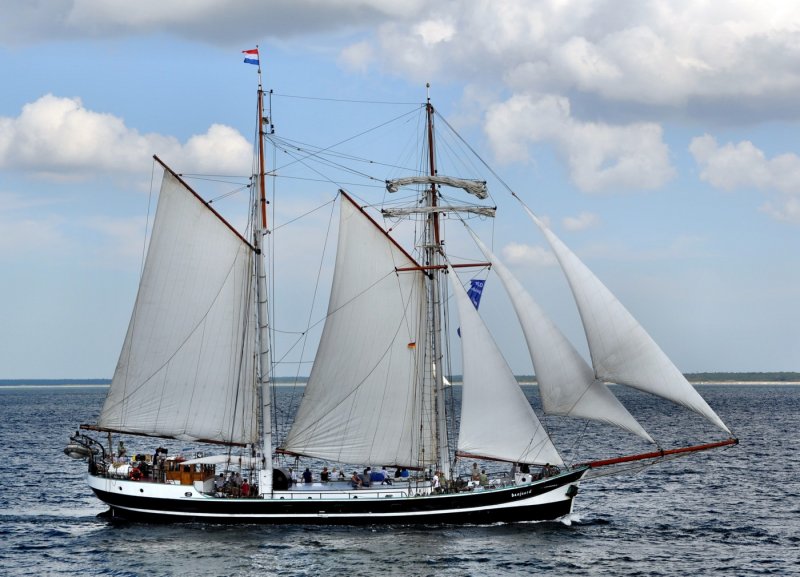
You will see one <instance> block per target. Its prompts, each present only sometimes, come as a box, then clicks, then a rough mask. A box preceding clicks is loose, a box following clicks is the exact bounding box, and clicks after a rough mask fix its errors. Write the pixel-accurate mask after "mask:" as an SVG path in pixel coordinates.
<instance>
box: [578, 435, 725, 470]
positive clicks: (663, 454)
mask: <svg viewBox="0 0 800 577" xmlns="http://www.w3.org/2000/svg"><path fill="white" fill-rule="evenodd" d="M738 444H739V439H735V438H730V439H726V440H725V441H719V442H717V443H706V444H705V445H693V446H691V447H681V448H679V449H667V450H663V449H662V450H661V451H653V452H651V453H641V454H639V455H627V456H625V457H616V458H614V459H601V460H598V461H589V462H586V463H578V464H577V465H575V466H576V467H584V466H586V467H591V468H592V469H596V468H598V467H608V466H609V465H618V464H620V463H630V462H631V461H643V460H645V459H659V458H661V457H666V456H667V455H679V454H682V453H695V452H697V451H708V450H709V449H717V448H719V447H726V446H728V445H738Z"/></svg>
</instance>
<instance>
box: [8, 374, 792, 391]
mask: <svg viewBox="0 0 800 577" xmlns="http://www.w3.org/2000/svg"><path fill="white" fill-rule="evenodd" d="M684 376H685V377H686V378H687V379H688V380H689V382H691V383H692V384H693V385H800V372H763V373H756V372H750V373H721V372H719V373H687V374H685V375H684ZM451 380H452V382H453V384H455V385H460V384H461V375H454V376H453V378H452V379H451ZM517 380H518V381H519V383H520V384H523V385H535V384H536V377H535V376H533V375H518V376H517ZM306 381H307V377H298V378H295V377H276V378H275V380H274V384H275V385H277V386H293V385H295V384H296V385H298V386H303V385H305V383H306ZM110 384H111V379H0V387H14V388H35V387H98V388H100V387H108V386H109V385H110Z"/></svg>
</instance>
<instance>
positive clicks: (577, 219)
mask: <svg viewBox="0 0 800 577" xmlns="http://www.w3.org/2000/svg"><path fill="white" fill-rule="evenodd" d="M562 222H563V224H564V228H565V229H566V230H569V231H578V230H586V229H587V228H591V227H593V226H596V225H597V224H598V223H599V222H600V218H599V217H598V216H597V215H596V214H592V213H590V212H582V213H580V214H579V215H578V216H568V217H566V218H564V219H563V221H562Z"/></svg>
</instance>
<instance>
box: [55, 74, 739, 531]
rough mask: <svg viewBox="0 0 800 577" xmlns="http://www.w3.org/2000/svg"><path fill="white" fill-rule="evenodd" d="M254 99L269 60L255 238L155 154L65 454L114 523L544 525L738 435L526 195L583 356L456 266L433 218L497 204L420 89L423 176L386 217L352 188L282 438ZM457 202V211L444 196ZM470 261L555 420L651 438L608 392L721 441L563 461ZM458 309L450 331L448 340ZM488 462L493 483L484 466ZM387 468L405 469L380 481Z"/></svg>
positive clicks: (516, 301) (485, 260) (403, 181)
mask: <svg viewBox="0 0 800 577" xmlns="http://www.w3.org/2000/svg"><path fill="white" fill-rule="evenodd" d="M264 100H265V92H264V91H263V89H262V88H261V73H260V68H259V88H258V130H257V154H256V158H257V161H256V162H255V166H256V168H255V170H254V178H253V179H252V186H251V209H250V211H249V214H250V219H249V221H250V222H249V225H248V227H247V229H246V231H247V232H246V233H241V232H239V231H237V230H236V229H235V228H234V227H233V226H232V225H231V224H229V223H228V221H226V220H225V219H224V218H223V217H222V216H221V215H220V214H219V213H218V212H217V211H216V210H215V209H214V208H212V207H211V204H210V203H209V202H207V201H205V200H204V199H203V198H202V197H201V196H200V195H199V194H197V193H196V192H195V191H194V190H193V189H192V188H191V187H190V186H189V184H188V183H187V182H186V181H185V180H184V178H183V177H181V176H180V175H179V174H177V173H176V172H175V171H173V170H172V169H171V168H169V167H168V166H167V165H166V164H165V163H163V162H162V161H161V160H160V159H158V158H156V157H154V158H155V160H156V162H157V163H158V165H160V166H161V167H162V169H163V179H162V183H161V190H160V194H159V200H158V206H157V212H156V216H155V219H154V222H153V226H152V233H151V236H150V241H149V246H148V250H147V255H146V260H145V264H144V267H143V271H142V274H141V279H140V284H139V290H138V294H137V297H136V302H135V306H134V308H133V313H132V316H131V320H130V324H129V327H128V331H127V334H126V336H125V340H124V344H123V347H122V351H121V354H120V357H119V361H118V364H117V367H116V370H115V373H114V378H113V380H112V384H111V386H110V389H109V392H108V395H107V398H106V400H105V403H104V405H103V407H102V410H101V412H100V415H99V418H98V420H97V422H96V423H92V424H83V425H81V429H80V430H79V431H77V432H76V433H75V435H73V436H72V437H71V439H70V444H69V445H68V447H67V449H65V452H66V453H67V454H69V455H70V456H72V457H75V458H82V459H86V460H87V461H88V473H87V479H88V484H89V487H90V488H91V490H92V491H93V492H94V493H95V495H96V496H97V497H98V498H99V499H100V500H101V501H103V502H104V503H107V504H108V506H109V512H108V514H109V515H110V516H112V517H114V518H121V519H126V520H144V521H155V522H173V521H194V522H215V523H216V522H221V523H231V522H239V523H314V524H364V523H381V524H386V523H398V524H413V523H426V524H427V523H494V522H516V521H535V520H550V519H557V518H559V517H563V516H565V515H568V514H570V513H571V512H572V510H573V502H574V499H575V497H576V495H577V493H578V488H579V484H580V482H581V480H582V479H586V478H588V477H591V476H592V475H593V473H594V472H595V471H597V470H598V469H600V468H603V467H610V466H612V465H620V464H622V463H629V462H630V463H633V462H637V463H639V462H642V463H653V462H658V461H660V460H663V459H666V458H670V457H673V456H678V455H683V454H686V453H691V452H695V451H700V450H706V449H711V448H717V447H725V446H729V445H732V444H735V443H736V442H737V441H736V439H735V438H733V436H732V434H731V433H730V430H729V429H728V427H727V426H726V425H725V424H724V423H723V422H722V420H721V419H720V418H719V417H718V416H717V415H716V413H715V412H714V411H713V410H712V409H711V407H710V406H709V405H708V404H707V403H706V402H705V401H704V400H703V398H702V397H701V396H700V395H699V394H698V393H697V391H696V390H695V389H694V388H693V387H692V386H691V385H690V384H689V383H688V382H687V380H686V379H685V378H684V376H683V375H682V374H681V373H680V371H679V370H678V369H677V368H676V367H675V365H674V364H673V363H672V362H671V361H670V360H669V359H668V358H667V356H666V355H665V354H664V353H663V352H662V350H661V349H660V348H659V347H658V346H657V345H656V343H655V342H654V341H653V340H652V339H651V338H650V337H649V336H648V334H647V333H646V332H645V331H644V329H642V328H641V326H640V325H639V323H637V322H636V320H634V318H633V317H632V316H631V315H630V313H628V311H627V310H626V309H625V308H624V307H623V306H622V305H621V304H620V303H619V301H618V300H617V299H616V298H615V297H614V296H613V295H612V294H611V292H610V291H609V290H608V289H607V288H606V287H605V286H604V285H603V284H602V283H601V282H600V280H598V278H597V277H596V276H595V275H594V274H593V273H592V272H590V271H589V269H588V268H587V267H586V266H585V265H584V264H583V263H582V262H581V261H580V260H579V259H578V257H577V256H576V255H575V254H574V253H573V252H572V251H571V250H570V249H569V248H567V246H566V245H565V244H564V243H562V242H561V241H560V240H559V239H558V238H557V237H556V235H555V234H554V233H553V232H552V231H551V230H550V229H549V228H548V226H547V225H546V224H545V223H544V222H543V221H542V220H541V219H540V218H538V217H537V216H536V215H535V214H534V213H533V212H532V211H530V210H529V209H528V207H527V206H526V205H525V204H524V203H522V201H521V199H520V198H519V197H518V196H517V195H516V194H513V196H512V198H514V199H516V200H514V202H517V201H518V202H520V206H521V207H522V210H524V211H526V212H527V214H528V215H529V217H530V220H531V225H532V227H534V226H535V227H538V228H539V229H540V230H541V231H542V233H543V234H544V236H545V238H546V239H547V241H548V243H549V244H550V246H551V247H552V249H553V251H554V253H555V256H556V258H557V260H558V263H559V264H560V266H561V269H562V270H563V272H564V274H565V275H566V278H567V280H568V283H569V287H570V289H571V291H572V294H573V295H574V300H575V302H576V304H577V307H578V310H579V312H580V317H581V319H582V322H583V327H584V329H585V333H586V337H587V342H588V346H589V349H590V354H591V364H589V363H587V362H586V361H585V360H584V359H583V357H582V356H581V355H580V354H579V353H578V352H577V350H576V349H575V348H574V347H573V346H572V345H571V344H570V343H569V341H568V340H567V338H566V337H565V336H564V335H563V334H562V333H561V332H560V330H559V329H558V328H557V327H556V325H555V324H554V323H553V322H552V321H551V320H550V319H549V318H548V317H547V316H546V314H545V313H544V312H543V310H542V308H541V307H540V306H539V305H537V303H536V302H535V301H534V300H533V298H532V297H531V295H530V294H529V293H528V292H527V290H526V289H525V288H524V287H523V285H522V284H521V283H520V282H519V281H518V280H517V279H516V278H515V277H514V276H513V274H512V272H511V271H510V269H509V268H507V267H506V266H505V265H504V264H503V263H502V262H501V261H500V260H499V259H498V258H497V256H496V255H495V254H493V253H492V251H491V250H490V249H489V248H488V247H487V246H486V245H485V244H484V243H483V242H482V241H481V240H480V239H479V238H478V236H477V235H475V234H474V233H473V232H472V231H471V229H469V230H470V235H472V236H474V239H475V244H476V246H477V248H478V249H479V251H480V255H481V257H480V259H479V260H477V261H472V262H457V261H456V260H454V259H452V258H451V257H450V256H449V255H448V254H447V252H446V251H445V243H444V240H443V232H442V227H443V222H442V221H443V215H445V214H446V215H448V217H449V218H451V219H453V217H454V216H455V217H456V218H457V222H463V223H465V224H466V219H460V218H458V215H467V216H470V215H472V216H476V215H477V216H479V217H481V218H482V219H487V218H494V217H495V212H496V207H494V206H489V205H487V203H486V200H487V198H488V194H487V189H486V182H485V181H481V180H476V179H465V178H461V177H458V176H444V175H442V174H440V172H439V167H438V166H437V154H436V150H435V144H436V137H435V134H436V123H435V119H436V118H440V117H438V116H437V113H436V111H435V110H434V107H433V105H432V104H431V101H430V97H428V98H427V100H426V102H424V103H423V104H422V105H421V106H420V107H419V110H420V111H421V114H422V115H423V118H424V124H423V129H424V139H423V140H422V142H423V147H422V148H423V153H424V154H423V156H424V157H425V159H426V162H424V163H422V164H421V166H423V167H424V168H423V169H420V170H418V171H417V172H416V173H415V174H409V175H406V176H402V177H400V178H394V179H389V180H386V188H387V191H388V192H387V194H389V195H391V194H392V193H393V192H397V191H404V192H406V193H408V194H409V196H410V197H411V202H410V204H409V205H408V206H405V207H398V206H397V205H396V204H394V203H392V204H391V206H387V207H384V208H383V209H382V210H381V211H380V212H376V211H375V210H373V207H372V206H368V203H364V202H359V201H357V200H356V198H355V197H354V196H353V195H351V194H349V193H348V192H346V191H345V190H344V189H341V190H339V191H338V192H337V202H338V205H339V224H338V246H337V250H336V256H335V270H334V273H333V278H332V282H331V289H330V297H329V303H328V309H327V313H326V315H325V317H324V325H323V328H322V333H321V338H320V341H319V345H318V348H317V351H316V355H315V358H314V362H313V366H312V368H311V371H310V376H309V377H308V381H307V383H306V385H305V388H304V391H303V395H302V400H301V402H300V405H299V408H298V409H297V411H296V415H294V420H293V422H292V423H291V426H290V428H289V429H288V431H280V430H279V429H278V427H277V426H276V422H275V421H276V419H275V415H276V406H275V404H276V401H275V398H276V397H275V394H274V393H275V378H274V364H275V363H274V359H273V355H274V338H275V328H274V327H273V326H272V324H271V322H270V317H269V312H270V307H269V306H268V304H269V303H270V301H271V299H272V294H271V292H270V290H269V287H270V286H272V283H274V282H276V279H273V278H268V276H269V275H268V274H267V271H268V270H270V268H269V267H268V266H267V263H265V259H266V258H267V256H268V254H267V253H268V252H269V251H268V250H266V245H267V244H268V242H269V240H270V234H271V233H272V231H271V230H270V229H269V226H268V220H267V205H268V203H267V200H266V195H265V189H266V185H265V176H266V174H267V172H268V171H267V169H266V168H265V162H264V158H265V152H264V149H265V146H266V145H267V143H274V142H277V140H276V139H275V138H274V136H273V132H272V131H271V130H270V126H271V125H270V121H269V119H268V118H267V117H266V116H265V114H264ZM320 150H321V149H320ZM309 156H310V155H309ZM274 172H275V171H273V174H274ZM444 190H447V191H448V194H446V195H445V194H443V191H444ZM452 191H455V192H452ZM451 194H461V196H460V197H459V198H460V199H461V200H460V201H459V202H457V203H454V202H452V201H451V200H449V199H450V198H451ZM472 197H474V199H475V200H474V201H472V202H466V201H465V200H464V198H472ZM381 219H394V220H397V219H412V220H413V221H414V222H415V223H416V224H417V225H418V232H417V233H416V234H415V235H414V246H412V247H409V248H404V247H403V246H401V243H400V242H399V241H398V240H396V239H395V237H394V236H393V235H392V234H391V233H390V232H388V231H387V229H386V227H385V226H384V225H382V224H381ZM302 257H303V255H295V257H294V258H296V259H300V258H302ZM470 268H479V269H481V270H484V271H488V270H491V271H492V272H493V273H494V274H496V276H497V277H498V278H499V280H500V282H501V284H502V285H503V286H504V287H505V290H506V291H507V293H508V296H509V297H510V300H511V303H512V305H513V310H514V311H515V312H516V316H517V318H518V319H519V322H520V324H521V327H522V334H524V338H525V340H526V342H527V346H528V349H529V352H530V356H531V359H532V362H533V366H534V368H535V373H536V378H537V382H538V391H539V394H540V396H541V408H542V410H543V411H544V413H545V414H546V415H561V416H567V417H570V418H575V419H593V420H598V421H600V422H603V423H607V424H610V425H613V426H616V427H619V428H622V429H623V430H625V431H628V432H629V433H631V434H633V435H636V436H638V437H641V439H642V440H643V441H644V442H647V443H654V441H653V438H652V437H651V435H650V434H649V433H648V432H647V431H646V430H645V429H644V428H643V427H642V425H640V424H639V422H638V421H637V420H636V419H635V418H634V417H633V416H632V415H631V413H630V412H629V411H628V410H627V409H626V408H625V407H624V406H623V404H622V403H621V402H620V401H619V400H618V398H617V396H616V395H615V394H614V392H613V391H612V390H611V388H609V386H607V383H616V384H620V385H627V386H629V387H634V388H637V389H640V390H642V391H645V392H647V393H651V394H653V395H657V396H660V397H663V398H665V399H668V400H669V401H672V402H673V403H676V404H677V405H681V406H683V407H686V408H688V409H690V410H691V411H694V412H695V413H697V414H698V415H700V416H701V417H703V418H705V419H707V420H708V421H710V422H711V423H712V424H713V425H715V426H716V427H717V428H719V429H720V430H721V431H723V432H724V434H725V436H726V437H727V438H725V439H723V440H717V441H714V442H708V443H705V444H701V445H697V444H695V445H690V446H684V447H679V448H672V449H667V448H663V447H661V446H660V445H659V446H657V448H656V449H655V450H652V451H649V452H645V453H638V454H632V455H626V456H618V457H614V458H612V459H603V460H599V459H595V460H588V461H584V462H581V463H568V462H565V460H564V458H563V457H562V453H561V452H560V451H559V450H558V449H557V448H556V446H555V444H554V442H553V440H552V438H551V436H550V435H549V433H548V429H547V428H546V427H545V424H544V423H543V422H542V420H540V419H539V417H537V414H536V413H535V412H534V409H533V408H532V406H531V403H530V402H529V400H528V398H527V397H526V395H525V392H524V391H523V389H522V388H521V386H520V384H519V383H518V381H517V379H516V378H515V376H514V374H513V373H512V371H511V369H510V368H509V365H508V363H507V362H506V361H505V359H504V357H503V355H502V353H501V351H500V349H499V347H498V346H497V344H496V343H495V341H494V339H493V337H492V334H491V333H490V331H489V329H488V328H487V327H486V325H485V324H484V321H483V320H482V318H481V316H480V314H479V312H478V310H477V305H476V302H474V299H471V295H469V294H468V292H467V290H465V288H464V286H463V285H462V283H461V282H460V280H459V277H458V274H457V272H456V271H461V270H462V269H467V270H469V269H470ZM451 302H455V308H456V309H457V311H458V325H459V328H458V331H457V332H458V335H457V336H456V335H452V334H450V333H451V332H452V331H450V330H449V328H450V324H451V323H450V322H449V313H448V310H447V306H448V303H451ZM451 342H453V343H456V344H455V345H453V346H451V345H450V344H449V343H451ZM455 347H460V349H461V355H460V356H461V359H462V366H461V373H462V374H463V377H462V382H461V385H460V387H459V386H448V385H450V383H449V382H447V378H448V377H450V380H453V376H452V372H451V370H450V366H451V365H450V361H448V360H447V359H448V357H447V356H448V354H449V353H450V352H451V349H453V348H455ZM453 389H458V390H459V393H460V394H459V396H460V407H456V410H455V411H453V409H454V407H453V406H451V405H452V403H451V402H450V401H449V400H448V399H452V398H453V396H452V390H453ZM453 412H455V413H456V415H457V418H458V421H457V422H456V421H454V420H453ZM576 422H579V421H576ZM100 432H102V433H106V435H107V439H106V438H104V437H103V436H102V435H101V436H98V433H100ZM624 434H625V433H623V435H624ZM113 435H118V436H119V438H120V439H122V438H123V436H124V438H125V439H126V440H127V442H130V438H131V437H136V438H142V437H151V438H155V439H158V441H156V442H158V443H160V444H169V442H170V441H168V440H173V442H176V441H180V442H182V443H183V444H189V445H190V446H191V447H192V450H191V451H192V452H191V454H188V455H186V454H184V453H181V454H176V453H175V450H174V448H173V449H172V450H170V449H167V448H165V447H161V446H159V447H158V448H156V449H154V450H153V451H147V452H146V453H147V454H137V453H136V452H135V451H134V452H133V453H132V454H126V453H127V452H126V450H125V448H124V445H123V444H122V442H121V441H120V445H119V447H117V448H116V449H115V447H114V439H113ZM151 442H153V441H151ZM201 446H202V447H206V448H207V447H214V449H212V450H206V449H203V450H199V449H198V448H197V447H201ZM151 452H152V454H151ZM478 461H481V463H482V467H481V468H482V469H486V468H489V469H490V473H489V474H488V475H487V474H486V473H485V472H483V473H477V462H478ZM306 463H312V464H314V465H315V466H316V465H319V464H323V463H324V464H325V465H326V468H325V469H324V471H325V472H326V473H328V472H327V466H328V465H331V467H332V469H333V471H336V470H337V469H338V470H340V471H347V474H346V476H345V477H344V479H342V478H341V477H340V476H339V475H333V474H323V475H322V478H320V479H319V480H318V481H316V482H315V481H312V480H311V479H308V478H307V479H305V482H304V481H303V480H300V479H295V473H294V472H292V469H294V471H295V472H296V471H298V470H299V469H301V468H303V467H304V466H306ZM373 467H374V471H373V469H372V468H373ZM387 467H388V468H389V469H388V470H391V473H394V474H391V473H390V475H388V476H387V475H386V473H385V471H387ZM470 467H472V468H470ZM333 471H331V473H332V472H333ZM351 471H353V474H352V476H351V475H350V472H351ZM243 479H244V481H242V480H243Z"/></svg>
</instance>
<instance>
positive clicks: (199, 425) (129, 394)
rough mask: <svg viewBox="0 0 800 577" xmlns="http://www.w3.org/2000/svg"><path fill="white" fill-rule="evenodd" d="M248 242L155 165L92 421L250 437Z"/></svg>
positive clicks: (125, 428) (221, 438)
mask: <svg viewBox="0 0 800 577" xmlns="http://www.w3.org/2000/svg"><path fill="white" fill-rule="evenodd" d="M253 255H254V253H253V250H252V247H251V246H250V245H249V244H248V243H247V242H246V241H244V240H243V239H242V238H241V237H240V236H239V235H238V234H236V233H234V232H233V230H232V229H231V228H230V227H229V226H228V224H227V223H226V222H224V221H223V220H222V219H221V218H220V217H219V216H218V215H217V214H216V213H215V212H213V211H212V210H211V209H210V208H209V207H208V206H207V205H206V204H205V203H204V202H203V201H202V200H201V199H200V197H198V196H197V195H195V193H194V192H192V191H191V190H190V189H189V188H188V187H187V186H186V185H185V183H184V182H183V181H182V180H180V179H179V178H178V177H177V176H175V175H174V174H173V173H172V172H171V171H169V170H165V171H164V178H163V180H162V184H161V193H160V196H159V200H158V208H157V212H156V217H155V221H154V223H153V233H152V237H151V239H150V246H149V248H148V252H147V259H146V262H145V265H144V270H143V272H142V278H141V281H140V284H139V292H138V295H137V297H136V305H135V307H134V311H133V315H132V317H131V321H130V324H129V326H128V332H127V334H126V336H125V342H124V345H123V348H122V353H121V354H120V358H119V362H118V363H117V368H116V370H115V372H114V378H113V380H112V383H111V388H110V390H109V393H108V396H107V397H106V401H105V404H104V405H103V410H102V412H101V414H100V419H99V421H98V427H99V428H102V429H108V430H112V431H119V432H124V433H132V434H141V435H153V436H160V437H171V438H176V439H183V440H205V441H214V442H221V443H237V444H245V443H254V442H256V441H257V440H258V436H257V435H258V423H257V416H256V394H255V389H254V363H253V358H254V346H255V344H254V338H253V335H254V334H255V331H254V324H255V321H254V315H255V310H254V308H253V301H254V297H253V294H254V293H253V290H254V289H253V282H252V266H253Z"/></svg>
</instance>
